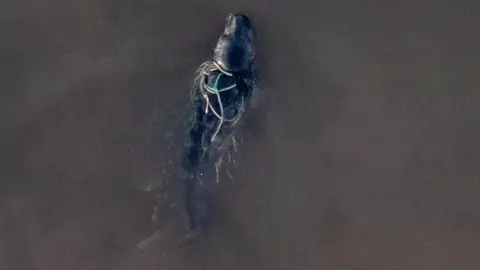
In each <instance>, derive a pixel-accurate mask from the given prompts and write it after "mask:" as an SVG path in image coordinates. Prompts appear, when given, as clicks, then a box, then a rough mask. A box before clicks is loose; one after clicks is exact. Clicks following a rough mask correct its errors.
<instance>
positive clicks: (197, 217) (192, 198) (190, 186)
mask: <svg viewBox="0 0 480 270" xmlns="http://www.w3.org/2000/svg"><path fill="white" fill-rule="evenodd" d="M185 188H186V190H185V191H186V194H185V195H186V208H187V214H188V217H189V219H190V229H192V230H195V229H197V228H199V227H201V228H203V227H204V226H205V225H206V222H207V218H208V214H209V213H208V191H207V185H206V183H205V182H204V180H203V177H202V174H200V173H191V174H190V175H189V176H188V177H187V179H186V183H185Z"/></svg>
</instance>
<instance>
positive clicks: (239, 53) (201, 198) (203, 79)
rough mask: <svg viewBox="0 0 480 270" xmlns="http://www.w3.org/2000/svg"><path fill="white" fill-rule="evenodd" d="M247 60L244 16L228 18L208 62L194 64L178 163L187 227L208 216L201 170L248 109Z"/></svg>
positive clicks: (248, 31) (249, 35)
mask: <svg viewBox="0 0 480 270" xmlns="http://www.w3.org/2000/svg"><path fill="white" fill-rule="evenodd" d="M253 60H254V48H253V28H252V24H251V22H250V20H249V18H248V17H246V16H245V15H238V14H237V15H229V16H228V18H227V24H226V27H225V30H224V32H223V34H222V35H221V36H220V38H219V39H218V42H217V45H216V47H215V50H214V55H213V59H212V60H211V61H207V62H204V63H203V64H202V65H200V67H199V68H198V70H197V74H196V77H195V81H194V85H193V89H192V117H191V125H190V127H189V130H188V136H187V143H186V144H185V149H184V150H185V153H184V155H183V163H182V167H183V169H184V170H185V171H186V172H187V176H186V180H185V190H186V194H185V195H186V209H187V213H188V216H189V219H190V228H191V229H196V228H197V227H199V226H200V227H203V226H204V225H205V224H206V221H207V217H208V216H209V209H210V207H209V201H210V200H209V198H210V195H209V189H208V185H209V182H211V179H205V178H206V177H204V176H205V175H204V172H205V170H206V168H207V167H210V168H211V167H212V166H214V165H215V164H214V163H215V162H216V160H217V159H219V158H221V155H222V149H225V147H226V145H228V144H229V143H230V141H231V139H232V135H233V133H234V131H235V129H236V128H237V123H238V122H239V120H241V118H242V115H243V113H244V112H245V110H246V108H247V107H248V104H249V101H250V98H251V96H252V92H253V91H254V89H255V82H256V78H255V75H254V74H255V72H254V67H253V64H254V61H253Z"/></svg>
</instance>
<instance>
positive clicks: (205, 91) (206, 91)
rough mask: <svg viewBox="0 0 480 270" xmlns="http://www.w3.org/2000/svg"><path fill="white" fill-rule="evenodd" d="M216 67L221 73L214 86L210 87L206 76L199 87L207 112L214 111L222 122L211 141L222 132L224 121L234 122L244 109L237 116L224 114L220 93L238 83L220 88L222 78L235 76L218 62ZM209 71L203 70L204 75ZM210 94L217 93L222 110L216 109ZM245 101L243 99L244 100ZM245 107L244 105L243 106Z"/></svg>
mask: <svg viewBox="0 0 480 270" xmlns="http://www.w3.org/2000/svg"><path fill="white" fill-rule="evenodd" d="M214 65H215V67H216V70H218V71H220V74H218V76H217V78H216V79H215V82H214V84H213V87H210V86H209V85H208V84H207V83H206V82H205V78H204V79H203V80H202V83H201V84H200V85H199V86H200V87H199V89H200V93H201V94H202V96H203V98H204V99H205V103H206V104H205V113H208V112H209V111H212V113H213V114H214V115H215V116H216V117H217V118H218V119H219V120H220V123H219V124H218V126H217V129H216V130H215V133H214V134H213V136H212V138H211V142H214V140H215V138H216V137H217V135H218V133H219V132H220V129H221V128H222V126H223V124H224V122H233V123H235V122H236V121H237V120H238V119H239V118H240V116H241V114H242V111H243V110H239V111H238V112H237V114H236V115H235V117H233V118H231V119H229V118H226V117H225V116H224V113H225V112H224V107H223V103H222V98H221V96H220V93H222V92H225V91H229V90H232V89H234V88H235V87H236V86H237V85H236V83H234V84H232V85H230V86H227V87H224V88H221V89H218V82H219V81H220V78H221V77H222V76H223V75H225V76H228V77H231V76H233V75H232V74H231V73H228V72H226V71H224V70H223V69H221V68H220V67H219V66H218V65H217V64H216V63H214ZM210 71H211V70H209V71H205V70H203V76H208V75H210V74H209V72H210ZM210 95H215V96H216V97H217V101H218V107H219V109H220V111H219V112H218V111H217V110H215V108H214V107H213V105H212V103H211V102H210ZM242 102H243V100H242ZM242 108H243V107H242Z"/></svg>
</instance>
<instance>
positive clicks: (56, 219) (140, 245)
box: [0, 0, 480, 270]
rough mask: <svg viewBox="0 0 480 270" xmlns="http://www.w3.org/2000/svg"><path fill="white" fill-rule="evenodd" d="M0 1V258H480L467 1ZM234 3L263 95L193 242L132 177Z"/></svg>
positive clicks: (204, 265)
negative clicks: (254, 46) (246, 25)
mask: <svg viewBox="0 0 480 270" xmlns="http://www.w3.org/2000/svg"><path fill="white" fill-rule="evenodd" d="M2 6H3V7H2V8H0V19H1V22H2V23H1V25H2V26H1V28H0V29H1V31H2V37H3V39H2V42H1V43H0V59H1V63H2V65H0V71H1V72H0V74H1V80H0V81H1V82H2V87H1V93H0V130H1V132H0V147H1V149H2V151H1V154H0V161H1V162H0V180H1V181H0V195H1V197H0V200H1V203H0V269H28V270H30V269H49V270H52V269H144V270H147V269H231V270H233V269H275V270H279V269H289V270H290V269H302V270H303V269H422V270H425V269H478V268H479V267H480V259H479V258H478V250H480V230H479V228H480V218H479V217H480V207H479V205H480V183H479V179H480V169H479V167H478V163H479V160H480V155H479V153H480V152H479V150H480V141H479V140H478V138H479V136H480V119H479V118H480V114H479V113H478V108H479V102H478V100H479V98H480V92H479V91H478V85H480V79H479V78H480V77H479V76H478V70H479V69H480V67H479V64H478V63H479V60H480V59H479V57H478V53H477V48H479V47H480V39H479V36H478V34H477V31H476V28H475V26H477V25H478V24H479V20H478V8H479V6H478V4H477V3H476V2H474V1H470V3H468V2H465V3H458V2H455V3H453V2H452V3H448V2H447V1H440V2H439V1H422V2H418V1H417V2H415V3H414V1H412V3H408V2H403V3H401V4H398V3H387V1H367V2H365V1H363V2H362V3H360V2H359V3H352V2H342V1H304V2H302V3H299V2H295V1H289V2H285V1H284V2H282V3H279V1H239V2H234V3H229V2H228V1H182V2H181V3H180V2H179V3H178V4H173V2H169V1H127V0H123V1H55V0H48V1H28V0H27V1H16V2H15V3H14V2H13V1H11V3H7V2H5V3H2ZM231 11H243V12H245V13H247V14H249V15H250V16H251V17H252V19H253V21H254V23H255V25H256V28H257V32H258V35H259V36H258V46H259V48H258V50H259V51H258V57H259V59H258V61H259V68H260V88H261V94H260V97H259V99H258V104H257V109H256V110H255V111H252V112H251V114H250V115H249V118H248V119H246V123H245V128H244V129H243V130H242V131H241V138H242V140H241V143H240V144H239V148H240V151H239V153H238V157H237V163H236V164H235V166H234V168H233V170H232V176H233V178H234V180H231V179H230V178H228V177H224V178H222V181H220V183H219V185H218V193H217V194H218V198H217V199H218V209H216V210H217V211H216V212H217V216H216V217H215V222H214V225H213V228H212V230H211V231H210V233H209V234H208V235H206V236H205V237H204V238H203V240H200V241H199V242H197V243H196V245H195V246H193V247H191V248H188V245H186V244H185V243H184V241H183V238H182V234H183V232H182V227H181V224H182V222H183V221H182V216H181V214H179V213H178V211H176V210H168V211H164V212H163V217H165V219H164V220H161V221H159V225H158V226H157V227H156V226H154V224H153V223H152V222H151V220H150V219H151V215H152V209H153V206H154V205H155V202H156V200H157V199H156V196H155V193H152V192H145V189H146V188H147V187H149V186H154V185H158V184H159V183H161V181H163V180H164V179H165V178H166V177H168V172H166V171H164V170H163V169H164V165H165V164H166V163H168V162H169V160H172V153H174V152H175V151H174V150H175V149H168V146H169V142H170V141H172V136H175V134H177V133H175V131H176V130H177V129H178V127H179V123H180V121H181V120H182V117H183V116H182V115H183V110H184V108H185V104H186V102H187V99H188V94H189V92H188V90H189V86H190V84H191V80H192V76H193V72H194V71H195V69H196V68H197V66H198V65H199V64H200V63H201V62H203V61H204V60H206V59H208V58H209V57H210V54H211V49H212V46H213V45H214V43H215V40H216V38H217V35H218V34H219V33H220V31H221V29H222V27H223V23H224V18H225V16H226V15H227V14H228V12H231ZM175 139H176V138H173V140H175ZM172 196H174V195H172ZM172 200H173V201H174V199H172ZM145 239H147V241H146V242H145Z"/></svg>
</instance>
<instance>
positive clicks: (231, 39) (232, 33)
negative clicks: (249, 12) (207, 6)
mask: <svg viewBox="0 0 480 270" xmlns="http://www.w3.org/2000/svg"><path fill="white" fill-rule="evenodd" d="M253 39H254V30H253V26H252V23H251V21H250V19H249V18H248V17H247V16H245V15H242V14H230V15H229V16H228V17H227V23H226V25H225V29H224V31H223V34H222V35H221V36H220V38H219V39H218V42H217V45H216V47H215V50H214V53H213V61H214V63H215V64H216V65H217V66H218V67H219V68H220V69H221V70H222V71H225V72H227V73H235V72H250V71H251V69H252V67H253V60H254V57H255V51H254V47H253Z"/></svg>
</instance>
